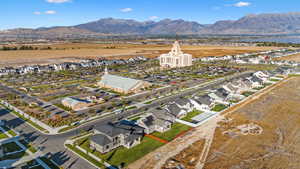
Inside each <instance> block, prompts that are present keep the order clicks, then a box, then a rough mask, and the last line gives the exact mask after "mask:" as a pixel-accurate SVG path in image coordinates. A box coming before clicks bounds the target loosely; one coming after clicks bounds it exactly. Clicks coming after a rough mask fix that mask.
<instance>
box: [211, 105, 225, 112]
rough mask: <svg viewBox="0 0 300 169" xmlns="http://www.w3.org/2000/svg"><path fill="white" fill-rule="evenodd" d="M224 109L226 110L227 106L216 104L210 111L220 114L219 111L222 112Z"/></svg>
mask: <svg viewBox="0 0 300 169" xmlns="http://www.w3.org/2000/svg"><path fill="white" fill-rule="evenodd" d="M226 108H227V106H226V105H224V104H217V105H215V106H214V107H213V108H212V109H211V110H212V111H216V112H220V111H222V110H224V109H226Z"/></svg>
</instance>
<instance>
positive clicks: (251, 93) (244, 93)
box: [242, 92, 254, 97]
mask: <svg viewBox="0 0 300 169" xmlns="http://www.w3.org/2000/svg"><path fill="white" fill-rule="evenodd" d="M253 94H254V92H243V93H242V95H244V96H245V97H248V96H251V95H253Z"/></svg>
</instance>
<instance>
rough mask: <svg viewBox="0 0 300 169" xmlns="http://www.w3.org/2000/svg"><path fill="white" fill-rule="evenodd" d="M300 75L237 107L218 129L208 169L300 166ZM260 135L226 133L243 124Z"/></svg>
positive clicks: (279, 168) (269, 168)
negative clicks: (256, 127) (257, 129)
mask: <svg viewBox="0 0 300 169" xmlns="http://www.w3.org/2000/svg"><path fill="white" fill-rule="evenodd" d="M299 101H300V77H293V78H290V79H289V80H288V81H287V82H285V83H283V84H282V85H278V86H277V87H276V88H274V89H273V90H271V91H270V92H268V93H267V94H265V95H262V96H261V97H260V98H258V99H256V100H254V101H252V102H250V103H249V104H246V105H244V106H242V107H241V108H238V109H237V110H235V111H234V112H233V113H232V114H230V115H229V116H228V118H229V119H232V121H229V122H220V123H219V127H218V128H217V129H216V132H215V136H214V140H213V143H212V146H211V149H210V153H209V155H208V158H207V160H206V163H205V167H204V168H205V169H245V168H247V169H298V168H299V166H300V106H299ZM249 123H254V124H257V125H259V126H261V127H262V128H263V132H262V134H260V135H240V134H234V133H233V134H230V135H224V134H223V132H224V131H228V130H230V129H233V128H234V127H236V126H238V125H241V124H249Z"/></svg>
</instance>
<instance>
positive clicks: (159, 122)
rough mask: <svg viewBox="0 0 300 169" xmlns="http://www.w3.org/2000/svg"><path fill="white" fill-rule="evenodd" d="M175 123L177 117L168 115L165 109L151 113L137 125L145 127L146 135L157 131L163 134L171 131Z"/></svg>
mask: <svg viewBox="0 0 300 169" xmlns="http://www.w3.org/2000/svg"><path fill="white" fill-rule="evenodd" d="M174 122H175V116H173V115H171V114H170V113H168V112H167V111H166V110H165V109H162V110H158V109H154V110H153V111H152V112H151V113H148V114H146V115H145V116H143V117H142V118H141V119H139V120H138V121H137V124H138V125H139V126H141V127H143V128H144V129H145V130H144V132H145V133H146V134H150V133H153V132H155V131H157V132H160V133H163V132H166V131H168V130H169V129H171V126H172V124H173V123H174Z"/></svg>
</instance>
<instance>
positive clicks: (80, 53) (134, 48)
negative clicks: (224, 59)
mask: <svg viewBox="0 0 300 169" xmlns="http://www.w3.org/2000/svg"><path fill="white" fill-rule="evenodd" d="M34 47H36V48H37V49H38V50H11V51H0V58H1V59H0V67H4V66H21V65H33V64H54V63H63V62H79V61H80V60H81V59H90V58H99V57H108V58H115V59H118V58H123V59H124V58H129V57H132V56H139V55H143V56H146V57H151V58H153V57H157V56H159V55H160V54H161V53H167V52H169V50H170V48H171V45H133V44H95V43H66V44H53V45H34ZM48 47H49V48H50V49H49V50H48V49H47V48H48ZM44 49H47V50H44ZM182 49H183V50H184V52H186V53H190V54H192V55H193V56H194V57H204V56H223V55H230V54H241V53H245V52H255V51H262V50H269V49H274V47H229V46H227V47H226V46H184V45H183V46H182Z"/></svg>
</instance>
